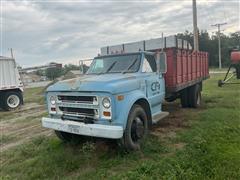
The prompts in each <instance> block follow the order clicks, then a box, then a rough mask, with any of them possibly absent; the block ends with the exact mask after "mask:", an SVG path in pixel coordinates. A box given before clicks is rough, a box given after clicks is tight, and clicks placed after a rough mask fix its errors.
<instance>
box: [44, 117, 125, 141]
mask: <svg viewBox="0 0 240 180" xmlns="http://www.w3.org/2000/svg"><path fill="white" fill-rule="evenodd" d="M42 126H43V127H46V128H50V129H54V130H58V131H64V132H68V133H72V134H79V135H85V136H93V137H102V138H110V139H120V138H121V137H122V136H123V128H122V127H121V126H110V125H101V124H85V123H82V122H76V121H68V120H61V119H54V118H46V117H44V118H42Z"/></svg>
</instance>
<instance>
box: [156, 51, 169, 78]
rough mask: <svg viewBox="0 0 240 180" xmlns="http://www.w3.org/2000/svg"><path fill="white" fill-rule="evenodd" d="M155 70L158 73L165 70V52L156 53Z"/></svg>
mask: <svg viewBox="0 0 240 180" xmlns="http://www.w3.org/2000/svg"><path fill="white" fill-rule="evenodd" d="M156 61H157V70H158V72H159V73H166V72H167V55H166V53H165V52H157V53H156Z"/></svg>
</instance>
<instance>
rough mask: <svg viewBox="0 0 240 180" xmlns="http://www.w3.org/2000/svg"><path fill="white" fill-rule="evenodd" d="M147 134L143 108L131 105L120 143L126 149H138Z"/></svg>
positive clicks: (145, 116) (146, 122)
mask: <svg viewBox="0 0 240 180" xmlns="http://www.w3.org/2000/svg"><path fill="white" fill-rule="evenodd" d="M147 134H148V120H147V115H146V112H145V111H144V109H143V108H142V107H141V106H139V105H133V107H132V108H131V111H130V113H129V115H128V121H127V126H126V129H125V132H124V134H123V137H122V145H123V146H124V148H125V149H126V150H127V151H132V150H139V149H140V146H141V143H142V141H143V139H144V138H145V137H146V136H147Z"/></svg>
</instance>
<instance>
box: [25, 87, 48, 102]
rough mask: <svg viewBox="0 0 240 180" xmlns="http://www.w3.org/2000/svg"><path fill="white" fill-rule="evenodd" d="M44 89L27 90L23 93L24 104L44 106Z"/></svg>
mask: <svg viewBox="0 0 240 180" xmlns="http://www.w3.org/2000/svg"><path fill="white" fill-rule="evenodd" d="M43 96H44V88H42V87H37V88H28V89H25V91H24V102H25V103H34V102H37V103H38V104H44V98H43Z"/></svg>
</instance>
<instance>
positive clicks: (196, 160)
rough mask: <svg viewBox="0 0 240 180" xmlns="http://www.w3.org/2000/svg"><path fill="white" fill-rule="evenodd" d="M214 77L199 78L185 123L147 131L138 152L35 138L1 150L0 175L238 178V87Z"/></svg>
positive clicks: (239, 124)
mask: <svg viewBox="0 0 240 180" xmlns="http://www.w3.org/2000/svg"><path fill="white" fill-rule="evenodd" d="M218 79H221V75H220V76H219V75H213V76H212V77H211V79H209V80H207V81H206V82H205V83H204V86H203V87H204V89H203V99H204V104H203V107H202V108H200V109H199V110H186V111H187V113H186V114H185V117H186V119H187V123H188V124H189V127H190V128H189V127H188V128H185V129H182V130H180V131H177V132H176V136H173V137H170V138H168V139H163V138H162V137H161V136H156V135H150V136H149V138H148V139H147V140H146V142H145V144H144V146H143V148H142V150H141V151H138V152H132V153H128V154H127V153H125V152H124V151H122V150H121V149H119V148H117V147H115V145H114V144H112V143H109V144H110V145H108V146H103V145H102V144H100V145H99V144H96V143H93V142H87V143H85V144H83V145H76V144H65V143H62V142H61V141H59V140H58V139H57V138H56V137H55V136H51V137H39V138H36V139H34V140H33V141H31V142H30V143H26V144H23V145H20V146H18V147H17V148H15V149H12V150H9V151H8V152H4V153H2V154H1V161H0V162H1V165H2V167H1V170H0V174H1V178H2V179H62V178H64V179H240V111H239V107H240V91H239V87H238V86H237V85H228V86H223V87H222V88H218V87H217V80H218ZM30 101H31V100H30ZM177 144H183V145H184V146H182V147H181V148H176V145H177Z"/></svg>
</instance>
